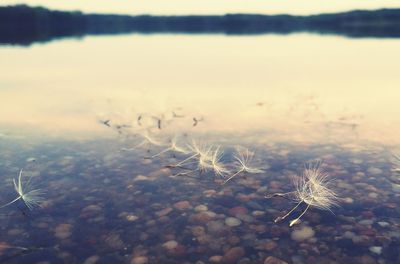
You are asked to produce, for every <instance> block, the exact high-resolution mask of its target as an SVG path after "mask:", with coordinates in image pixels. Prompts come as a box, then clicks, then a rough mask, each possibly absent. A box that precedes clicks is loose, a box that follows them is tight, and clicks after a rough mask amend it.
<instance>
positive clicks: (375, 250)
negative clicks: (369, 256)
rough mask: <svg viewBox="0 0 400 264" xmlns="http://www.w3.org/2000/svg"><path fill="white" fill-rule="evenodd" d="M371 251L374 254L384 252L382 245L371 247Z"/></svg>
mask: <svg viewBox="0 0 400 264" xmlns="http://www.w3.org/2000/svg"><path fill="white" fill-rule="evenodd" d="M369 251H371V252H372V253H374V254H377V255H380V254H382V247H377V246H373V247H369Z"/></svg>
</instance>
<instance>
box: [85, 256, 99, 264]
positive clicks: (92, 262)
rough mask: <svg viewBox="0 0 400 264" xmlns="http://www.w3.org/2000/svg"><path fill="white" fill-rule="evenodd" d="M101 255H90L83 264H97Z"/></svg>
mask: <svg viewBox="0 0 400 264" xmlns="http://www.w3.org/2000/svg"><path fill="white" fill-rule="evenodd" d="M99 259H100V257H99V256H97V255H93V256H90V257H88V258H87V259H86V260H85V262H83V264H95V263H97V261H99Z"/></svg>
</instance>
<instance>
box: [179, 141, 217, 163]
mask: <svg viewBox="0 0 400 264" xmlns="http://www.w3.org/2000/svg"><path fill="white" fill-rule="evenodd" d="M188 148H189V150H190V152H189V153H193V154H192V155H190V156H189V157H187V158H186V159H184V160H182V161H180V162H178V163H177V164H176V165H173V166H172V167H181V166H183V165H187V164H190V163H189V161H191V160H193V159H196V158H197V159H198V162H197V163H198V167H199V168H200V169H202V168H203V167H204V169H205V167H206V163H207V162H208V161H210V160H212V156H211V155H210V152H211V149H212V146H207V145H204V144H202V145H200V144H198V143H196V141H194V140H193V141H192V144H191V145H189V146H188ZM192 163H193V162H192Z"/></svg>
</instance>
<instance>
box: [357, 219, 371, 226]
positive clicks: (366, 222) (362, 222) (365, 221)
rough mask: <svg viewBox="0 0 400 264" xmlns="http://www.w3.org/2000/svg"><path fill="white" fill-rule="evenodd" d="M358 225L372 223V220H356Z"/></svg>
mask: <svg viewBox="0 0 400 264" xmlns="http://www.w3.org/2000/svg"><path fill="white" fill-rule="evenodd" d="M358 223H359V224H360V225H372V224H373V223H374V221H372V220H370V219H365V220H361V221H359V222H358Z"/></svg>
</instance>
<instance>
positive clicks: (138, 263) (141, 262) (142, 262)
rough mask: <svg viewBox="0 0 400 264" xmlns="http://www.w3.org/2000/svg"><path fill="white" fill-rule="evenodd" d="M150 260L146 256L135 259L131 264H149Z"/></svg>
mask: <svg viewBox="0 0 400 264" xmlns="http://www.w3.org/2000/svg"><path fill="white" fill-rule="evenodd" d="M148 262H149V259H148V258H147V257H145V256H139V257H134V258H133V259H132V260H131V264H147V263H148Z"/></svg>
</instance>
